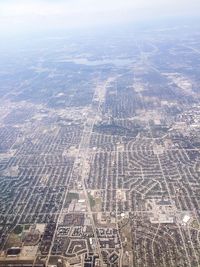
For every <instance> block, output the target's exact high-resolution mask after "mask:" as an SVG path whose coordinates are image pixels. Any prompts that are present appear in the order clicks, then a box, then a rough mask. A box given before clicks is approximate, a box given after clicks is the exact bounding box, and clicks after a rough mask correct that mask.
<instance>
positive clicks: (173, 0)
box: [0, 0, 200, 31]
mask: <svg viewBox="0 0 200 267" xmlns="http://www.w3.org/2000/svg"><path fill="white" fill-rule="evenodd" d="M198 14H200V0H21V1H20V0H0V31H10V30H14V31H18V30H21V31H23V30H29V29H38V30H39V29H48V28H52V29H57V28H77V27H78V28H79V27H85V26H87V27H88V26H89V27H92V26H94V25H108V24H113V23H126V22H130V21H131V22H132V21H133V22H134V21H142V20H146V19H156V18H161V17H168V16H185V15H198Z"/></svg>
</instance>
